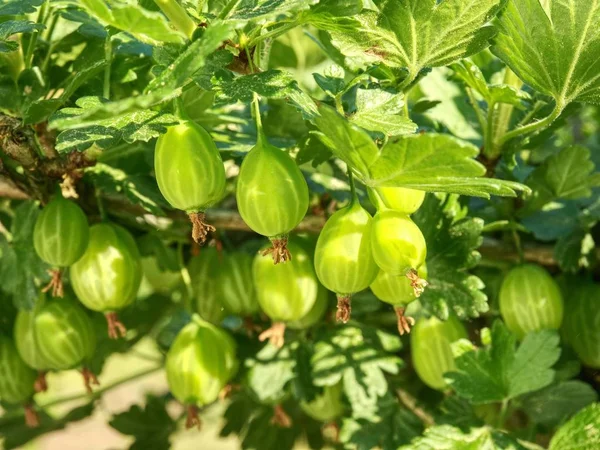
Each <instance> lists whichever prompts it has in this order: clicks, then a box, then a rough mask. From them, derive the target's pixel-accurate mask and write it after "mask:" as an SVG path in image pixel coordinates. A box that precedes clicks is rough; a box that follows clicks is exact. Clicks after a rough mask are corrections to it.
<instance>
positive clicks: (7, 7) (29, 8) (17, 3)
mask: <svg viewBox="0 0 600 450" xmlns="http://www.w3.org/2000/svg"><path fill="white" fill-rule="evenodd" d="M42 3H44V0H2V1H1V2H0V16H21V15H23V14H31V13H34V12H35V11H36V9H37V7H38V6H40V5H41V4H42Z"/></svg>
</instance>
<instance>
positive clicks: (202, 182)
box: [154, 121, 225, 213]
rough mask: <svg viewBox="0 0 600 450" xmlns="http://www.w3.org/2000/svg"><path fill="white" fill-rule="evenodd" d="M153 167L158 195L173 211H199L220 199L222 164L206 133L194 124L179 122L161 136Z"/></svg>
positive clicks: (222, 189)
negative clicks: (161, 196) (159, 193)
mask: <svg viewBox="0 0 600 450" xmlns="http://www.w3.org/2000/svg"><path fill="white" fill-rule="evenodd" d="M154 167H155V171H156V182H157V183H158V187H159V188H160V192H161V193H162V194H163V195H164V196H165V198H166V199H167V201H168V202H169V203H170V204H171V205H172V206H173V207H174V208H177V209H181V210H183V211H186V212H188V213H193V212H201V211H204V210H206V208H208V207H210V206H211V205H213V204H214V203H215V202H217V201H218V200H220V199H221V197H222V196H223V193H224V190H225V169H224V168H223V161H222V160H221V156H220V154H219V152H218V150H217V147H216V146H215V144H214V142H213V140H212V138H211V137H210V135H209V134H208V132H207V131H206V130H205V129H204V128H202V127H200V126H199V125H196V124H195V123H194V122H191V121H183V122H180V123H179V124H178V125H174V126H171V127H169V128H168V130H167V132H166V133H165V134H162V135H161V136H160V138H159V139H158V141H156V150H155V152H154Z"/></svg>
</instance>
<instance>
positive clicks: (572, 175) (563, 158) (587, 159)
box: [525, 145, 600, 212]
mask: <svg viewBox="0 0 600 450" xmlns="http://www.w3.org/2000/svg"><path fill="white" fill-rule="evenodd" d="M527 184H528V185H529V186H530V187H531V189H532V190H533V195H532V196H531V198H530V199H529V200H528V202H527V205H526V207H525V212H530V211H535V210H538V209H540V208H541V207H542V206H544V205H545V204H546V203H549V202H551V201H553V200H556V199H565V200H575V199H579V198H586V197H590V196H591V195H592V188H594V187H596V186H600V172H595V165H594V162H593V161H592V160H591V154H590V151H589V150H588V149H587V148H585V147H581V146H579V145H573V146H571V147H565V148H563V149H562V150H561V151H560V152H559V153H557V154H556V155H552V156H550V157H549V158H547V159H546V160H545V161H544V163H543V164H542V165H541V166H540V167H538V168H537V169H535V170H534V171H533V173H532V174H531V175H530V176H529V178H528V179H527Z"/></svg>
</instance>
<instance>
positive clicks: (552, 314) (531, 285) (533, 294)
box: [500, 264, 564, 339]
mask: <svg viewBox="0 0 600 450" xmlns="http://www.w3.org/2000/svg"><path fill="white" fill-rule="evenodd" d="M563 309H564V306H563V298H562V294H561V293H560V289H559V287H558V284H557V283H556V282H555V281H554V280H553V279H552V277H551V276H550V274H549V273H548V272H546V271H545V270H544V269H543V268H542V267H540V266H536V265H533V264H525V265H521V266H517V267H515V268H514V269H512V270H511V271H510V272H509V273H508V274H506V277H505V278H504V281H503V282H502V287H501V289H500V313H501V314H502V318H503V319H504V322H505V323H506V326H507V327H508V329H509V330H510V331H512V332H513V333H514V334H515V335H516V336H517V338H518V339H523V337H525V335H526V334H527V333H529V332H531V331H539V330H544V329H550V330H558V329H559V328H560V324H561V323H562V320H563Z"/></svg>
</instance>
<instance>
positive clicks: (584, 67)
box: [492, 0, 600, 110]
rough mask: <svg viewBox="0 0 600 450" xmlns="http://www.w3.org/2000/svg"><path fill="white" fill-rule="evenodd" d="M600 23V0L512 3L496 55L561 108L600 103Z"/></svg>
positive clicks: (500, 24)
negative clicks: (570, 105)
mask: <svg viewBox="0 0 600 450" xmlns="http://www.w3.org/2000/svg"><path fill="white" fill-rule="evenodd" d="M599 22H600V4H599V3H598V1H597V0H591V1H568V2H566V1H562V0H545V1H544V2H543V3H542V2H540V0H509V2H508V5H507V7H506V9H505V10H504V11H503V12H502V14H501V16H500V18H499V20H498V21H497V26H498V29H499V33H498V35H497V37H496V39H495V41H494V45H493V47H492V51H493V52H494V53H495V54H496V55H497V56H498V57H499V58H501V59H502V60H504V61H505V62H506V63H507V64H508V66H509V67H510V68H511V69H512V70H513V71H514V72H515V73H516V74H517V75H518V76H519V78H521V79H522V80H523V81H525V82H526V83H527V84H529V85H530V86H532V87H533V88H534V89H536V90H538V91H540V92H542V93H544V94H546V95H550V96H552V97H554V99H555V101H556V103H557V107H558V109H559V110H561V109H563V108H564V107H565V106H566V105H568V104H569V103H570V102H574V101H575V102H586V103H595V104H600V75H599V73H600V60H599V59H598V54H599V53H600V40H599V39H598V26H597V24H598V23H599Z"/></svg>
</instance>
